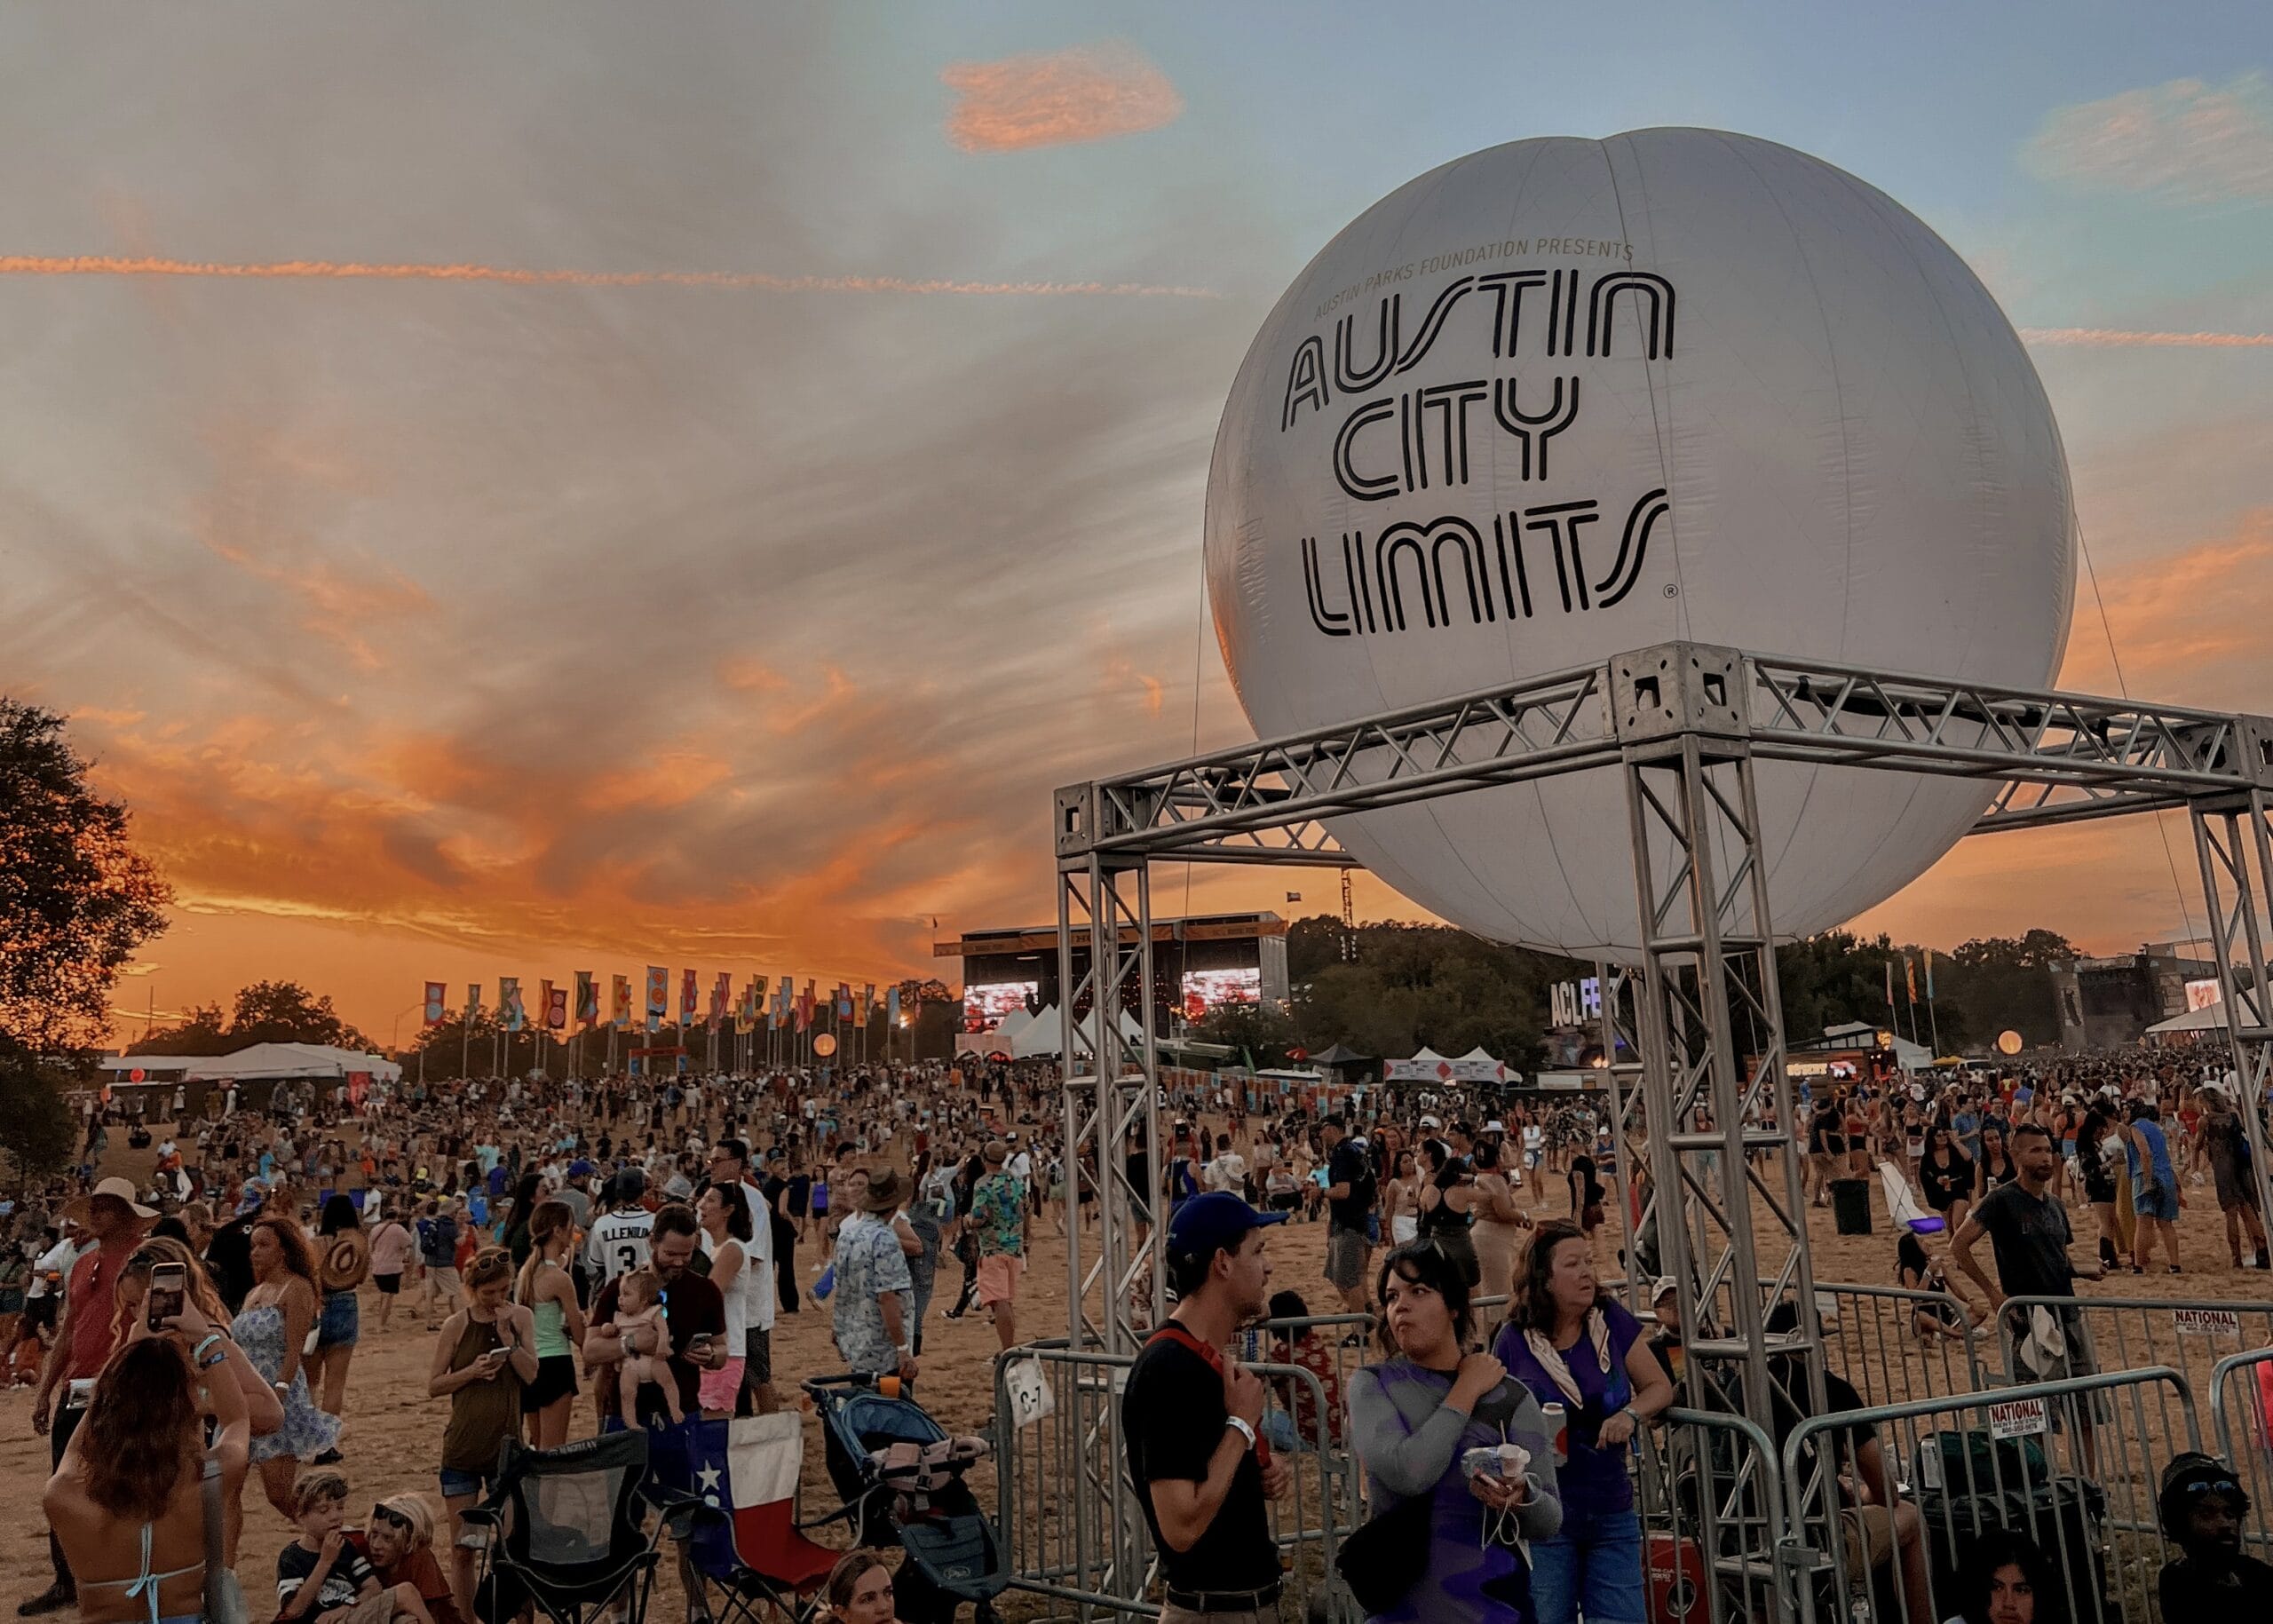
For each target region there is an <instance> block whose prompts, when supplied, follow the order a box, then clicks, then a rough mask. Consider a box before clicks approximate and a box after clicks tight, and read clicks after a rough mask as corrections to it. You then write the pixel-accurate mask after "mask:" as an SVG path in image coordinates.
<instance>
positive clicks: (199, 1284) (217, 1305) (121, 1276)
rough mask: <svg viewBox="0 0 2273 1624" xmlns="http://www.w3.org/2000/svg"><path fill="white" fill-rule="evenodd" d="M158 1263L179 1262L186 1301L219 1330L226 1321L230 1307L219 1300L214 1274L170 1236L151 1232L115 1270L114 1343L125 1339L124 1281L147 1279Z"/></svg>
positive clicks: (111, 1312)
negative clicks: (183, 1280) (119, 1268)
mask: <svg viewBox="0 0 2273 1624" xmlns="http://www.w3.org/2000/svg"><path fill="white" fill-rule="evenodd" d="M159 1264H181V1265H182V1276H183V1279H185V1280H186V1282H187V1283H188V1287H189V1300H190V1301H191V1302H193V1303H196V1304H197V1311H198V1312H199V1313H201V1314H202V1315H204V1316H205V1318H206V1319H209V1320H210V1321H211V1322H212V1324H213V1327H214V1329H216V1330H219V1329H221V1328H222V1327H226V1325H227V1324H228V1323H229V1310H228V1307H227V1305H226V1304H225V1303H223V1302H222V1301H221V1294H220V1292H219V1291H218V1290H216V1289H215V1288H214V1285H213V1277H212V1276H211V1275H210V1274H208V1273H206V1272H205V1265H204V1264H202V1263H200V1262H198V1261H197V1257H196V1255H195V1254H194V1253H193V1252H191V1250H190V1249H189V1248H187V1247H186V1246H184V1245H183V1244H182V1243H181V1242H180V1241H178V1240H175V1239H174V1238H173V1237H172V1236H170V1235H150V1236H147V1237H145V1238H144V1240H143V1242H142V1244H141V1245H140V1246H139V1247H136V1248H134V1252H133V1255H132V1256H130V1257H129V1258H128V1259H127V1260H126V1267H125V1268H123V1269H121V1270H120V1271H118V1282H117V1284H116V1285H115V1286H113V1287H111V1298H110V1302H111V1309H110V1334H111V1340H112V1341H113V1342H114V1343H119V1342H123V1341H124V1340H125V1338H126V1282H127V1281H128V1280H130V1279H140V1280H147V1279H149V1278H150V1271H152V1270H153V1269H155V1268H156V1267H157V1266H158V1265H159Z"/></svg>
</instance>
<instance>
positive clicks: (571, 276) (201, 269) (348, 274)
mask: <svg viewBox="0 0 2273 1624" xmlns="http://www.w3.org/2000/svg"><path fill="white" fill-rule="evenodd" d="M0 276H184V277H203V278H216V279H235V280H246V281H314V280H320V279H323V278H335V279H342V280H346V281H432V282H503V283H505V284H507V285H509V286H512V287H520V288H550V287H568V288H716V289H729V290H734V291H742V292H762V293H944V294H959V295H962V296H964V297H981V298H985V297H995V298H1001V297H1018V296H1021V295H1026V296H1041V297H1056V298H1138V299H1145V298H1151V299H1212V298H1216V297H1219V296H1218V295H1217V294H1216V291H1215V289H1212V288H1184V287H1177V286H1173V285H1168V284H1162V283H1158V282H1044V281H1019V282H966V281H948V280H946V279H944V278H914V277H904V276H767V275H764V274H763V273H758V272H755V271H531V270H523V269H519V268H518V267H515V266H511V265H362V264H358V263H355V262H353V261H339V260H330V259H280V260H272V261H268V262H265V263H260V264H253V265H230V264H222V263H215V262H211V261H206V260H194V259H154V258H123V257H115V256H113V255H107V254H69V255H46V254H0Z"/></svg>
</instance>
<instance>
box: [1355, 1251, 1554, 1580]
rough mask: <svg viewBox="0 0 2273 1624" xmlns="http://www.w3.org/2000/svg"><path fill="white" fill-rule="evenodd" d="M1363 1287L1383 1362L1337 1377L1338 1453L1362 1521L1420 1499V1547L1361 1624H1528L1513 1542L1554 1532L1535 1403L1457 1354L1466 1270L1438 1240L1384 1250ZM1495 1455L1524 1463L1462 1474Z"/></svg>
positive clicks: (1493, 1371)
mask: <svg viewBox="0 0 2273 1624" xmlns="http://www.w3.org/2000/svg"><path fill="white" fill-rule="evenodd" d="M1376 1289H1377V1291H1378V1293H1379V1297H1380V1303H1381V1316H1382V1317H1381V1339H1382V1344H1383V1346H1384V1348H1385V1349H1387V1350H1388V1351H1389V1355H1390V1357H1389V1358H1387V1359H1383V1360H1382V1362H1381V1363H1380V1364H1378V1365H1368V1366H1366V1367H1365V1368H1364V1369H1363V1370H1360V1371H1358V1373H1357V1374H1354V1375H1352V1376H1351V1377H1350V1446H1351V1448H1352V1449H1353V1450H1354V1451H1355V1452H1356V1454H1357V1456H1358V1464H1359V1465H1360V1466H1361V1467H1362V1468H1363V1469H1364V1470H1365V1473H1366V1503H1367V1505H1368V1506H1370V1507H1371V1508H1372V1510H1373V1513H1374V1516H1376V1517H1378V1516H1381V1515H1382V1513H1384V1512H1385V1511H1387V1510H1389V1509H1390V1508H1391V1507H1393V1506H1395V1505H1397V1504H1398V1503H1399V1502H1401V1501H1408V1500H1414V1499H1418V1498H1421V1497H1422V1496H1426V1497H1427V1498H1428V1500H1429V1502H1430V1506H1429V1528H1430V1538H1429V1556H1428V1562H1427V1565H1426V1568H1425V1570H1424V1572H1423V1573H1422V1577H1421V1579H1420V1580H1419V1581H1418V1582H1416V1583H1415V1584H1414V1587H1413V1588H1412V1589H1410V1590H1408V1591H1407V1592H1406V1594H1405V1595H1404V1596H1400V1597H1399V1598H1398V1601H1397V1603H1396V1604H1394V1605H1392V1606H1390V1608H1388V1609H1387V1610H1385V1611H1383V1612H1377V1613H1374V1614H1372V1615H1370V1618H1369V1620H1368V1624H1532V1620H1533V1618H1534V1616H1535V1615H1534V1614H1533V1612H1532V1606H1531V1587H1530V1585H1529V1583H1528V1582H1527V1580H1526V1579H1525V1572H1524V1563H1523V1558H1522V1557H1520V1556H1518V1555H1517V1552H1516V1549H1515V1544H1514V1541H1515V1540H1516V1539H1517V1538H1521V1539H1525V1540H1530V1541H1540V1540H1543V1539H1546V1538H1548V1536H1549V1535H1551V1534H1553V1533H1554V1532H1555V1530H1556V1527H1557V1526H1558V1525H1560V1522H1561V1508H1560V1507H1559V1505H1558V1504H1557V1502H1556V1495H1555V1470H1554V1464H1553V1461H1552V1457H1551V1455H1550V1453H1549V1443H1548V1436H1547V1430H1546V1423H1545V1422H1544V1421H1543V1420H1542V1419H1541V1417H1540V1413H1539V1406H1538V1404H1537V1403H1536V1402H1535V1401H1534V1400H1533V1399H1532V1396H1531V1394H1530V1393H1529V1392H1527V1391H1525V1389H1524V1388H1523V1387H1521V1386H1520V1385H1518V1384H1517V1383H1516V1382H1511V1381H1509V1379H1508V1376H1507V1373H1506V1372H1505V1371H1503V1370H1502V1369H1501V1367H1500V1361H1499V1360H1498V1359H1494V1358H1493V1357H1492V1356H1491V1355H1490V1354H1488V1353H1469V1352H1468V1351H1467V1348H1468V1345H1469V1343H1468V1339H1469V1333H1470V1331H1471V1329H1472V1321H1471V1319H1470V1310H1469V1290H1468V1271H1467V1269H1466V1267H1465V1264H1464V1261H1463V1260H1462V1259H1461V1257H1459V1256H1456V1255H1455V1254H1453V1253H1452V1252H1449V1251H1447V1250H1446V1249H1445V1247H1444V1246H1443V1245H1442V1244H1441V1243H1439V1242H1437V1241H1435V1240H1414V1241H1408V1242H1406V1244H1405V1245H1404V1246H1401V1247H1398V1248H1397V1249H1396V1250H1394V1251H1392V1252H1391V1253H1390V1255H1389V1256H1388V1257H1387V1258H1386V1259H1385V1260H1383V1262H1382V1271H1381V1279H1380V1281H1379V1284H1378V1286H1377V1287H1376ZM1501 1444H1514V1445H1517V1446H1519V1447H1521V1448H1522V1450H1523V1451H1524V1452H1525V1458H1524V1460H1523V1462H1522V1463H1521V1467H1520V1470H1514V1471H1509V1470H1502V1469H1503V1468H1509V1467H1515V1466H1516V1465H1517V1462H1515V1461H1514V1460H1513V1459H1511V1458H1508V1457H1502V1458H1501V1462H1500V1463H1499V1464H1497V1465H1495V1466H1494V1467H1493V1470H1488V1471H1470V1470H1469V1467H1468V1455H1469V1451H1470V1450H1472V1449H1494V1448H1497V1447H1498V1446H1501ZM1479 1464H1481V1462H1479ZM1534 1549H1536V1546H1535V1545H1534Z"/></svg>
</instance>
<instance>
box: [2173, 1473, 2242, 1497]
mask: <svg viewBox="0 0 2273 1624" xmlns="http://www.w3.org/2000/svg"><path fill="white" fill-rule="evenodd" d="M2179 1493H2182V1494H2190V1495H2201V1494H2238V1493H2241V1485H2240V1484H2238V1483H2236V1482H2235V1481H2234V1480H2233V1479H2232V1478H2231V1477H2198V1478H2196V1479H2195V1480H2194V1481H2193V1482H2191V1483H2190V1484H2188V1485H2186V1486H2185V1487H2184V1488H2182V1489H2181V1490H2180V1491H2179Z"/></svg>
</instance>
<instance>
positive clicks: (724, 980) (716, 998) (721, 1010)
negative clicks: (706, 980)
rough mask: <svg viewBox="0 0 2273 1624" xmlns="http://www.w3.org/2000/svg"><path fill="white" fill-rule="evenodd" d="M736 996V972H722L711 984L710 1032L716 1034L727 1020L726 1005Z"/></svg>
mask: <svg viewBox="0 0 2273 1624" xmlns="http://www.w3.org/2000/svg"><path fill="white" fill-rule="evenodd" d="M733 995H734V972H733V970H720V971H719V972H718V978H717V980H716V981H713V982H712V983H711V984H710V1018H709V1027H710V1030H711V1031H713V1032H716V1031H717V1030H718V1028H719V1027H720V1026H722V1025H724V1024H725V1019H726V1005H727V1003H728V1002H729V1001H730V1000H732V999H733Z"/></svg>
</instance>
